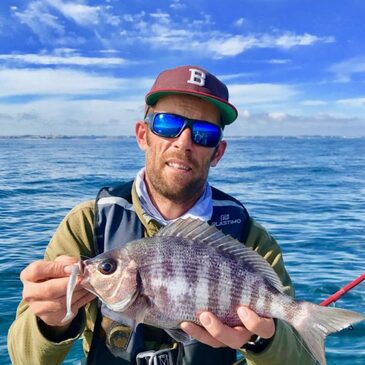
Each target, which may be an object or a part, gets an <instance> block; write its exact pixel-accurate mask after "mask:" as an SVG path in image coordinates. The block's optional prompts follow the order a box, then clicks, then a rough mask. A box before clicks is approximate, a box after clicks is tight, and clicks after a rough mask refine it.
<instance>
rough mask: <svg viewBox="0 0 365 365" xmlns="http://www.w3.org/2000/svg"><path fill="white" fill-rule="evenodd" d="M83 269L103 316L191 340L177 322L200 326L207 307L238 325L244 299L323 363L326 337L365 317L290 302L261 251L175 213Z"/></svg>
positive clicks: (85, 283)
mask: <svg viewBox="0 0 365 365" xmlns="http://www.w3.org/2000/svg"><path fill="white" fill-rule="evenodd" d="M80 275H81V276H82V281H81V285H82V286H83V287H84V288H85V289H86V290H88V291H90V292H92V293H94V294H95V295H96V296H97V297H99V298H100V300H101V301H102V303H103V307H105V308H106V312H105V313H106V315H107V316H108V313H109V317H111V318H113V316H114V318H113V319H115V320H119V319H120V320H121V321H122V320H123V319H126V318H127V319H128V320H129V321H130V322H129V323H132V324H133V325H135V326H136V325H137V324H139V323H144V324H147V325H151V326H154V327H158V328H162V329H164V330H165V331H166V332H167V333H169V334H170V335H171V336H172V337H173V338H175V339H176V340H177V341H180V342H184V343H185V342H189V340H191V338H190V337H189V336H188V335H187V334H186V333H185V332H183V331H182V330H181V329H180V324H181V322H185V321H191V322H194V323H196V324H198V325H202V324H201V323H200V321H199V313H201V312H202V311H210V312H212V313H214V314H215V315H216V316H217V317H218V318H219V319H220V320H221V321H222V322H223V323H225V324H226V325H228V326H230V327H234V326H239V325H242V322H241V321H240V319H239V317H238V315H237V308H238V307H239V306H240V305H246V306H248V307H249V308H250V309H252V310H253V311H255V312H256V313H257V314H258V315H260V316H262V317H268V318H277V319H279V320H283V321H285V322H287V323H289V324H290V325H291V326H292V327H293V328H294V329H295V330H296V331H297V332H298V333H299V335H300V336H301V338H302V339H303V340H304V342H305V344H306V346H307V348H308V351H309V352H310V353H311V354H312V356H313V357H314V358H315V359H316V360H317V361H318V362H319V363H320V364H321V365H326V358H325V347H324V341H325V338H326V336H327V335H329V334H331V333H334V332H337V331H340V330H342V329H344V328H347V327H349V326H350V325H352V324H354V323H356V322H359V321H362V320H364V318H365V317H364V316H363V315H362V314H360V313H356V312H353V311H349V310H345V309H340V308H333V307H322V306H319V305H316V304H313V303H310V302H306V301H297V300H295V299H294V298H292V297H291V296H289V295H287V294H285V292H284V288H283V285H282V283H281V281H280V278H279V277H278V275H277V274H276V273H275V271H274V270H273V268H272V267H271V266H270V265H269V264H268V262H267V261H266V260H265V259H264V258H263V257H262V256H260V255H259V254H258V253H257V252H255V251H254V250H252V249H251V248H247V247H246V246H245V245H244V244H242V243H241V242H239V241H237V240H236V239H234V238H232V237H231V236H229V235H225V234H224V233H223V232H222V231H220V230H219V229H218V228H216V227H215V226H213V225H209V224H208V223H206V222H203V221H201V220H199V219H192V218H189V219H178V220H176V221H175V222H173V223H171V224H169V225H167V226H166V227H164V228H162V229H161V230H160V231H159V232H158V233H157V234H156V235H155V236H153V237H149V238H142V239H138V240H135V241H132V242H129V243H127V244H126V245H124V246H123V247H121V248H118V249H114V250H110V251H107V252H104V253H102V254H100V255H98V256H96V257H94V258H91V259H87V260H85V261H81V262H80Z"/></svg>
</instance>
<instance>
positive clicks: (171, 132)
mask: <svg viewBox="0 0 365 365" xmlns="http://www.w3.org/2000/svg"><path fill="white" fill-rule="evenodd" d="M184 123H185V122H184V119H183V118H181V117H179V116H178V115H173V114H165V113H159V114H156V116H155V119H154V121H153V131H154V132H155V133H156V134H158V135H159V136H161V137H167V138H173V137H176V136H177V135H178V134H179V133H180V132H181V129H182V128H183V127H184Z"/></svg>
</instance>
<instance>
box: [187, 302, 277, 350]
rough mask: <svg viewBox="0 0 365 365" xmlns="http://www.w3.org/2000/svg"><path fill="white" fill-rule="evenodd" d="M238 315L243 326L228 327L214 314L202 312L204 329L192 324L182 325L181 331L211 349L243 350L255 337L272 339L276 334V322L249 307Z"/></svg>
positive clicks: (201, 320)
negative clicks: (259, 314) (229, 348)
mask: <svg viewBox="0 0 365 365" xmlns="http://www.w3.org/2000/svg"><path fill="white" fill-rule="evenodd" d="M237 314H238V316H239V318H240V320H241V321H242V324H243V326H237V327H233V328H231V327H228V326H226V325H225V324H223V323H222V322H221V321H220V320H219V319H218V318H217V317H216V316H215V315H214V314H213V313H210V312H202V313H201V314H200V316H199V320H200V322H201V323H202V325H203V326H204V328H202V327H200V326H198V325H196V324H194V323H192V322H183V323H181V329H182V330H184V331H185V332H186V333H187V334H188V335H190V336H191V337H194V338H195V339H197V340H198V341H199V342H202V343H205V344H206V345H209V346H211V347H216V348H217V347H227V346H228V347H231V348H232V349H239V348H241V347H242V346H243V345H244V344H245V343H247V341H249V340H250V338H251V337H252V336H253V335H257V336H260V337H262V338H267V339H269V338H271V337H272V336H274V334H275V322H274V320H273V319H272V318H263V317H260V316H258V315H257V314H256V313H255V312H254V311H252V310H250V309H249V308H247V307H244V306H241V307H239V308H238V310H237Z"/></svg>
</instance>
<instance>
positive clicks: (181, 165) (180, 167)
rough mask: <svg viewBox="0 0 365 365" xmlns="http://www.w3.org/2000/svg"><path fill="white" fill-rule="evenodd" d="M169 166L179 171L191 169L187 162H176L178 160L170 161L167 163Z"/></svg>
mask: <svg viewBox="0 0 365 365" xmlns="http://www.w3.org/2000/svg"><path fill="white" fill-rule="evenodd" d="M166 165H167V166H169V167H171V168H173V169H175V170H179V171H191V170H192V169H191V167H190V166H189V165H187V164H184V163H182V162H176V161H168V162H167V163H166Z"/></svg>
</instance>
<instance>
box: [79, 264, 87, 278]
mask: <svg viewBox="0 0 365 365" xmlns="http://www.w3.org/2000/svg"><path fill="white" fill-rule="evenodd" d="M85 270H86V264H85V262H84V261H79V273H80V276H84V275H85Z"/></svg>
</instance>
